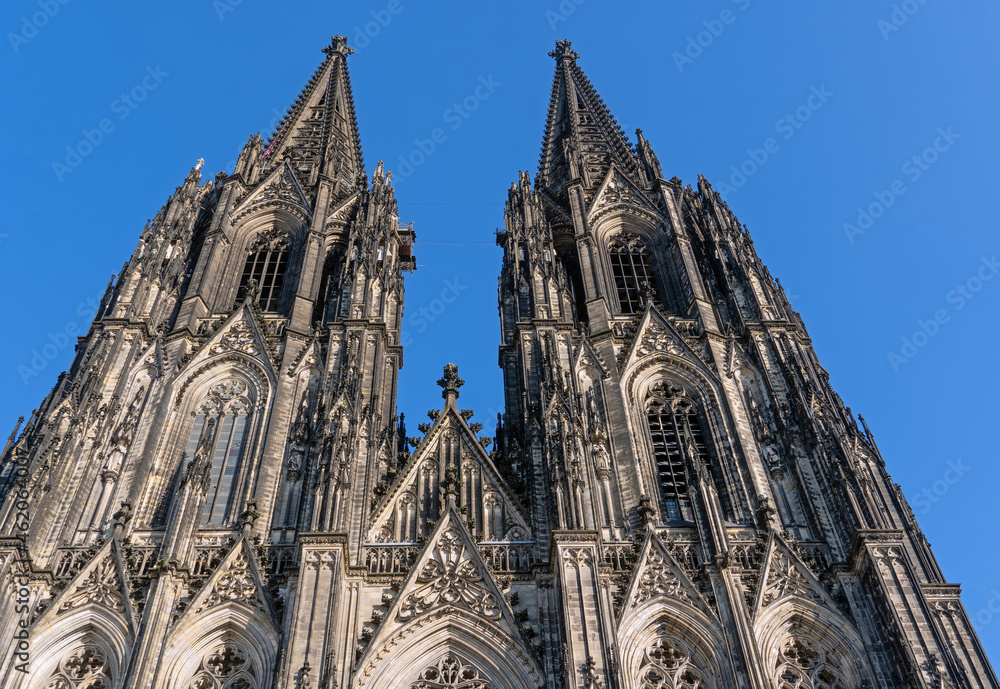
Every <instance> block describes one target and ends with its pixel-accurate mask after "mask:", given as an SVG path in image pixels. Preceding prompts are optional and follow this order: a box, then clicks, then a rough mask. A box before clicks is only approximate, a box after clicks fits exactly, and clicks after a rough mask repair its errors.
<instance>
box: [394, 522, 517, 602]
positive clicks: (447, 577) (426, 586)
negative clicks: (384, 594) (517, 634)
mask: <svg viewBox="0 0 1000 689" xmlns="http://www.w3.org/2000/svg"><path fill="white" fill-rule="evenodd" d="M433 552H434V555H433V556H432V558H431V559H429V560H428V561H427V562H426V564H424V566H423V569H421V570H420V573H419V574H418V575H417V578H416V583H417V584H418V588H417V589H416V590H414V591H413V592H412V593H410V594H409V595H407V596H406V598H405V599H404V600H403V602H402V604H401V605H400V608H399V617H400V619H402V620H410V619H412V618H414V617H417V616H419V615H423V614H424V613H426V612H428V611H430V610H432V609H433V608H436V607H440V606H443V605H456V606H460V607H464V608H467V609H469V610H471V611H472V612H474V613H476V614H478V615H482V616H483V617H485V618H487V619H491V620H496V619H499V618H500V605H499V602H498V601H497V599H496V596H494V595H493V593H492V592H491V591H489V590H488V589H487V588H486V587H485V586H484V585H483V582H484V576H483V573H482V572H480V571H479V567H478V565H477V564H476V563H475V561H474V560H473V559H472V557H471V553H470V552H469V549H468V548H467V547H466V545H465V542H464V540H463V539H462V537H461V535H460V534H459V532H458V530H457V529H455V528H454V527H449V528H447V529H445V530H444V531H443V532H442V533H441V537H440V538H439V539H438V541H437V543H436V544H435V546H434V551H433Z"/></svg>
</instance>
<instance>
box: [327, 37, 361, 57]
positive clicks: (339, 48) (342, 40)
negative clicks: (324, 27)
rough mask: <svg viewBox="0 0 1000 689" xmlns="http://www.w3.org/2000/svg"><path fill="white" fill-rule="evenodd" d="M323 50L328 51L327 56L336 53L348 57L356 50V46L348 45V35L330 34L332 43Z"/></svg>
mask: <svg viewBox="0 0 1000 689" xmlns="http://www.w3.org/2000/svg"><path fill="white" fill-rule="evenodd" d="M323 52H324V53H326V56H327V57H330V56H331V55H333V54H334V53H339V54H340V55H343V56H344V57H347V56H348V55H350V54H351V53H353V52H354V48H352V47H350V46H349V45H347V36H330V45H328V46H327V47H325V48H323Z"/></svg>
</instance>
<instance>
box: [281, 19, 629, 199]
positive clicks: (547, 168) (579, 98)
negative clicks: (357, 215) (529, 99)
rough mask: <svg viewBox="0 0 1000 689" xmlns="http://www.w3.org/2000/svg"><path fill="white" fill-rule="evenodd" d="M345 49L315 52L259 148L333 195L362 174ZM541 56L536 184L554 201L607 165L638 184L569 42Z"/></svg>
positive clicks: (624, 142) (588, 183)
mask: <svg viewBox="0 0 1000 689" xmlns="http://www.w3.org/2000/svg"><path fill="white" fill-rule="evenodd" d="M353 52H354V50H353V49H352V48H351V47H349V46H348V45H347V39H346V37H344V36H333V37H332V39H331V42H330V45H328V46H327V47H325V48H323V53H324V54H325V55H326V59H325V60H324V61H323V63H322V64H321V65H320V66H319V68H318V69H317V70H316V72H315V73H314V74H313V76H312V78H311V79H310V80H309V81H308V83H307V84H306V86H305V88H303V89H302V92H301V93H300V94H299V96H298V98H296V99H295V102H294V103H292V106H291V107H290V108H289V110H288V114H287V115H286V116H285V117H284V118H283V119H282V120H281V122H280V123H279V124H278V127H277V128H276V129H275V131H274V133H273V134H272V136H271V138H270V140H269V141H268V142H267V144H266V146H265V149H264V154H263V160H264V165H265V166H266V167H269V168H270V167H273V166H274V165H276V164H278V163H280V162H282V161H287V162H288V163H289V164H290V165H291V166H292V168H293V169H295V171H296V173H297V174H298V176H299V178H300V179H302V180H303V181H304V183H305V184H306V186H313V185H315V184H316V182H317V180H318V178H319V175H323V176H325V177H327V178H329V179H335V180H337V183H338V185H339V187H341V188H340V189H339V192H340V194H346V193H348V192H350V191H351V190H352V189H353V188H354V186H356V185H357V184H358V183H360V182H361V180H362V178H364V177H366V173H365V168H364V157H363V155H362V151H361V139H360V136H359V134H358V125H357V117H356V114H355V110H354V99H353V96H352V93H351V80H350V76H349V74H348V70H347V56H348V55H350V54H351V53H353ZM549 55H551V56H552V57H553V58H555V60H556V72H555V78H554V80H553V83H552V95H551V98H550V100H549V110H548V119H547V122H546V125H545V134H544V136H543V140H542V152H541V159H540V161H539V166H538V175H537V177H536V180H535V183H536V185H539V186H543V187H545V188H547V189H548V190H549V192H550V194H551V195H552V197H553V198H556V199H558V198H560V197H562V196H563V195H564V193H565V187H566V185H567V184H568V183H569V182H571V181H573V180H576V179H579V180H581V181H582V182H583V186H584V189H585V190H587V192H588V193H593V192H594V191H595V190H596V189H597V187H598V186H599V185H600V184H601V182H602V181H603V180H604V178H605V177H606V175H607V173H608V170H609V169H610V167H611V165H612V164H613V165H615V166H616V167H617V168H618V169H619V170H620V171H622V172H623V173H624V174H626V175H628V176H629V177H631V178H633V179H635V180H638V179H639V178H640V176H641V173H640V168H641V167H642V166H641V164H640V160H639V157H637V155H636V152H635V151H634V150H633V148H632V144H631V143H629V141H628V138H627V137H626V136H625V133H624V132H623V131H622V129H621V127H620V126H619V125H618V121H617V120H615V118H614V117H613V116H612V115H611V112H610V111H609V110H608V108H607V106H606V105H605V104H604V100H603V99H602V98H601V97H600V95H598V93H597V91H596V90H595V89H594V87H593V86H592V85H591V83H590V80H589V79H587V76H586V75H585V74H584V73H583V70H581V69H580V67H579V66H578V65H577V64H576V61H577V59H578V58H579V57H580V56H579V54H578V53H577V52H576V51H574V50H573V47H572V44H571V43H570V42H569V41H557V42H556V48H555V50H553V51H552V52H550V53H549ZM640 144H642V141H641V137H640ZM340 194H338V195H340Z"/></svg>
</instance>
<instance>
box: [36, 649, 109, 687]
mask: <svg viewBox="0 0 1000 689" xmlns="http://www.w3.org/2000/svg"><path fill="white" fill-rule="evenodd" d="M107 664H108V659H107V656H106V655H105V654H104V651H103V650H102V649H101V648H99V647H98V646H94V645H92V644H89V643H85V644H84V645H82V646H79V647H77V648H76V649H75V650H74V651H73V652H72V653H70V654H69V655H67V656H66V657H65V658H63V659H62V660H61V661H59V665H58V667H56V669H55V671H54V672H53V673H52V676H51V677H50V678H49V681H48V683H47V684H46V685H45V689H77V687H80V688H81V689H82V688H83V687H86V689H111V677H110V676H109V674H108V667H107Z"/></svg>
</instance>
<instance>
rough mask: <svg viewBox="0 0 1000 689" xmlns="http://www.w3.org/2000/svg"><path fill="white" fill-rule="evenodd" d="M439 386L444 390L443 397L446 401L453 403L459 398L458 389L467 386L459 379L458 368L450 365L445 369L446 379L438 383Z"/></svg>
mask: <svg viewBox="0 0 1000 689" xmlns="http://www.w3.org/2000/svg"><path fill="white" fill-rule="evenodd" d="M438 385H440V386H441V387H442V388H444V392H442V393H441V396H442V397H444V398H445V399H446V400H449V401H453V400H455V399H456V398H457V397H458V389H459V388H460V387H462V386H463V385H465V381H464V380H462V379H461V378H459V377H458V366H456V365H455V364H448V365H447V366H445V367H444V377H443V378H441V380H439V381H438Z"/></svg>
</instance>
